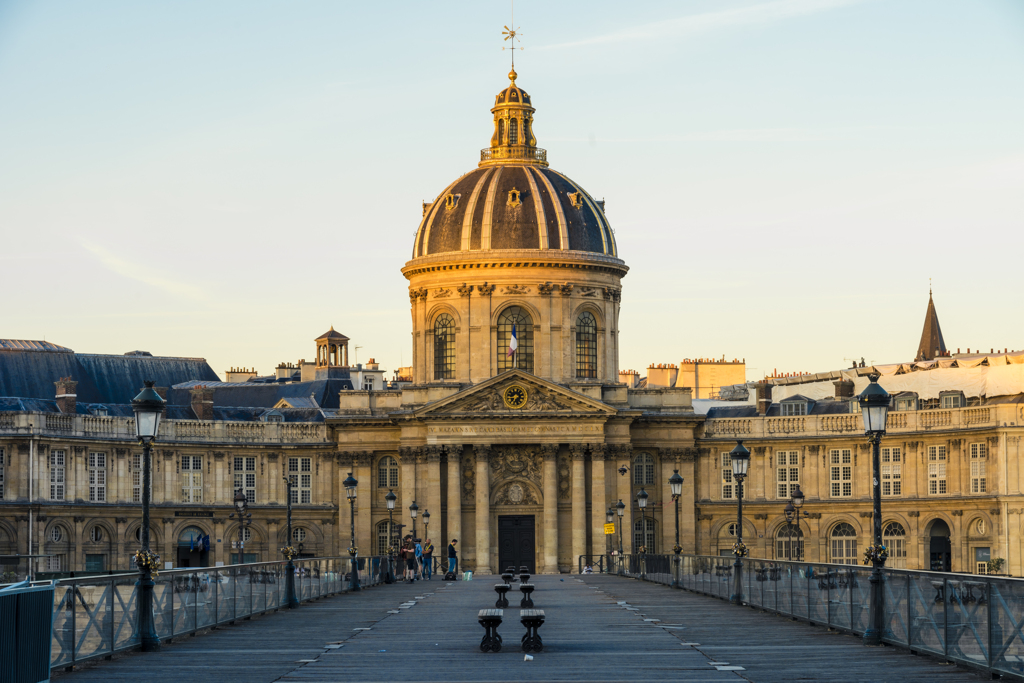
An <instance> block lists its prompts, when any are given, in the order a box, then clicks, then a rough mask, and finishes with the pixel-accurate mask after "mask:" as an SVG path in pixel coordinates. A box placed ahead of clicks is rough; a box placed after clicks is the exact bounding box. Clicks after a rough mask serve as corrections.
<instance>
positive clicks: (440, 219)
mask: <svg viewBox="0 0 1024 683" xmlns="http://www.w3.org/2000/svg"><path fill="white" fill-rule="evenodd" d="M488 249H561V250H566V251H585V252H594V253H598V254H605V255H607V256H612V257H618V251H617V249H616V247H615V237H614V235H613V234H612V230H611V227H610V226H609V225H608V220H607V219H606V218H605V215H604V202H603V201H600V202H598V201H595V200H594V199H593V198H592V197H591V196H590V195H589V194H587V192H586V190H584V189H583V188H581V187H580V186H579V185H577V184H576V183H575V182H573V181H572V180H570V179H569V178H567V177H566V176H564V175H562V174H561V173H559V172H557V171H554V170H552V169H550V168H546V167H544V166H540V165H534V164H514V165H511V164H509V165H505V164H501V165H487V166H482V167H480V168H477V169H475V170H473V171H471V172H469V173H467V174H466V175H464V176H462V177H461V178H459V179H458V180H456V181H455V182H454V183H452V184H451V185H449V186H448V187H447V188H445V190H444V191H443V192H442V193H441V194H440V195H438V197H437V199H435V200H434V201H433V202H432V203H430V204H425V205H424V214H423V220H422V222H421V223H420V227H419V230H417V232H416V244H415V246H414V248H413V258H419V257H421V256H430V255H433V254H441V253H445V252H453V251H482V250H488Z"/></svg>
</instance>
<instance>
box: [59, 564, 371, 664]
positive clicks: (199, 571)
mask: <svg viewBox="0 0 1024 683" xmlns="http://www.w3.org/2000/svg"><path fill="white" fill-rule="evenodd" d="M387 562H388V558H387V557H360V558H358V563H359V583H360V585H361V586H364V587H366V586H374V585H377V584H379V583H383V582H384V579H385V572H386V569H387ZM293 564H294V567H295V570H294V571H295V574H294V578H295V597H296V599H297V600H298V601H299V602H306V601H308V600H314V599H316V598H320V597H324V596H328V595H333V594H335V593H341V592H344V591H346V590H348V588H349V580H350V576H351V571H352V558H351V557H324V558H315V559H301V560H294V562H293ZM287 566H288V565H287V562H284V561H280V562H257V563H253V564H238V565H228V566H225V567H203V568H195V569H169V570H164V571H161V572H159V574H157V575H156V576H155V577H153V580H154V581H155V582H156V585H155V586H154V588H153V617H154V619H153V621H154V623H155V625H156V632H157V635H158V636H159V637H160V639H161V640H162V641H163V640H167V639H169V638H175V637H177V636H182V635H188V634H190V633H195V632H196V631H198V630H200V629H204V628H210V627H211V626H216V625H217V624H224V623H228V622H232V621H234V620H236V619H244V618H247V617H251V616H253V615H258V614H263V613H265V612H268V611H272V610H276V609H280V608H282V607H285V606H286V605H287V594H286V577H287ZM137 580H138V574H137V573H135V572H130V573H124V574H114V575H110V576H91V577H86V578H79V579H61V580H59V581H57V582H56V585H55V586H54V597H53V627H52V638H53V645H52V648H51V655H50V668H51V669H53V668H58V667H67V666H73V665H75V664H77V663H79V662H83V661H86V660H89V659H95V658H97V657H108V656H110V655H112V654H114V653H116V652H120V651H123V650H129V649H132V648H135V647H137V646H138V645H139V642H140V641H139V632H138V624H139V619H138V609H137V604H138V603H137V599H136V598H137V589H136V586H135V583H136V581H137Z"/></svg>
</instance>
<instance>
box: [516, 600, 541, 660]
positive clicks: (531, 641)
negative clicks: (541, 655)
mask: <svg viewBox="0 0 1024 683" xmlns="http://www.w3.org/2000/svg"><path fill="white" fill-rule="evenodd" d="M519 621H520V622H521V623H522V624H523V626H525V627H526V634H525V635H524V636H523V639H522V643H523V652H540V651H541V650H543V649H544V643H543V641H541V639H540V633H538V632H537V629H539V628H540V627H541V624H543V623H544V610H542V609H523V610H519Z"/></svg>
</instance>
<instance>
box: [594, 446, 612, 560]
mask: <svg viewBox="0 0 1024 683" xmlns="http://www.w3.org/2000/svg"><path fill="white" fill-rule="evenodd" d="M604 462H605V445H604V444H595V445H593V446H591V447H590V520H591V522H590V528H591V532H590V554H591V555H604V554H605V553H606V552H607V551H608V548H607V540H606V539H605V535H604V524H605V522H604V518H605V513H606V512H607V511H608V503H607V496H606V494H605V488H604V469H605V468H604Z"/></svg>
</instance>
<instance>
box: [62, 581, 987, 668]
mask: <svg viewBox="0 0 1024 683" xmlns="http://www.w3.org/2000/svg"><path fill="white" fill-rule="evenodd" d="M533 583H534V584H535V585H536V587H537V588H536V592H535V593H534V602H535V603H536V608H537V609H543V610H544V611H545V613H546V615H547V622H546V623H545V624H544V626H543V627H541V630H540V634H541V637H542V638H543V639H544V651H543V652H540V653H532V657H533V659H532V660H529V661H527V660H525V659H524V655H523V653H522V652H521V651H520V647H519V640H520V637H521V636H522V635H523V633H524V632H525V629H524V628H523V627H522V626H521V625H520V623H519V607H518V601H512V600H511V599H510V607H509V608H506V609H505V621H504V623H503V624H502V626H501V628H500V633H501V634H502V637H503V639H504V647H503V649H502V651H501V652H499V653H488V654H484V653H482V652H480V650H479V643H480V638H481V636H482V635H483V629H482V628H481V627H480V625H479V624H478V623H477V620H476V616H477V612H478V611H479V610H480V609H486V608H490V607H493V606H494V601H495V599H496V594H495V592H494V586H493V584H494V581H493V580H491V577H477V579H476V580H474V581H472V582H462V581H459V582H454V583H451V582H448V583H446V582H444V581H441V580H438V579H435V580H433V581H429V582H424V581H421V582H417V583H416V584H414V585H408V584H396V585H393V586H381V587H378V588H373V589H369V590H364V591H362V592H360V593H355V594H346V595H340V596H336V597H332V598H326V599H323V600H319V601H317V602H314V603H307V604H304V605H302V606H300V608H299V609H296V610H283V611H281V612H278V613H274V614H269V615H266V616H264V617H261V618H256V619H252V620H251V621H241V622H238V623H237V624H236V625H234V626H226V627H222V628H220V629H217V630H216V631H213V632H210V633H207V634H202V635H199V636H197V637H194V638H191V637H186V638H183V639H180V640H179V641H176V642H174V643H172V644H169V645H166V646H165V647H164V648H163V650H162V651H161V652H159V653H154V654H145V653H130V654H127V655H123V656H120V657H118V658H116V659H115V660H114V661H100V662H96V663H94V664H90V665H87V666H86V667H85V668H84V669H82V670H79V671H75V672H69V673H58V672H55V676H54V679H55V680H59V681H62V682H66V683H75V682H77V681H146V683H164V682H165V681H166V682H167V683H172V682H173V683H180V682H181V681H189V682H200V681H223V682H232V681H246V682H263V681H266V682H267V683H270V682H271V681H297V682H298V681H301V682H303V683H314V682H317V681H352V682H358V681H452V682H460V683H463V682H469V681H509V680H516V681H629V683H635V681H637V680H671V681H708V682H713V681H743V680H748V681H757V682H761V681H764V682H770V681H785V683H792V682H793V681H837V682H842V681H851V682H853V681H898V682H899V683H914V682H917V681H920V682H922V683H925V682H927V683H933V682H935V681H939V682H940V683H960V682H961V681H963V682H964V683H967V682H970V683H977V682H978V681H981V680H984V679H983V677H982V676H981V675H979V674H975V673H973V672H969V671H965V670H964V669H960V668H958V667H956V666H949V665H945V664H942V663H940V662H938V661H936V660H933V659H929V658H925V657H916V656H914V655H911V654H909V653H907V652H905V651H900V650H896V649H893V648H865V647H863V646H862V645H861V644H860V640H859V639H857V638H854V637H852V636H847V635H840V634H835V633H830V632H828V631H826V630H825V629H820V628H816V627H812V626H809V625H806V624H800V623H796V622H793V621H790V620H788V619H784V618H781V617H776V616H772V615H768V614H765V613H761V612H758V611H755V610H752V609H749V608H742V607H733V606H732V605H729V604H727V603H724V602H722V601H720V600H715V599H712V598H706V597H703V596H699V595H695V594H691V593H686V592H685V591H678V590H672V589H670V588H667V587H665V586H660V585H656V584H647V583H640V582H638V581H633V580H629V579H620V578H617V577H609V576H601V575H590V576H586V577H576V576H561V577H558V576H537V577H534V579H533ZM655 620H658V621H655ZM689 643H699V644H698V645H690V644H689Z"/></svg>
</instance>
